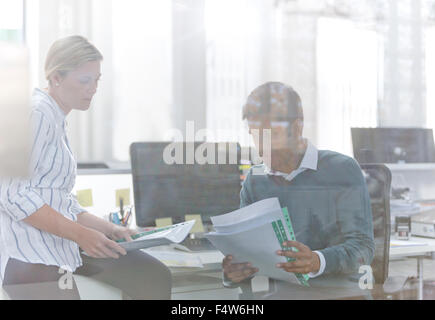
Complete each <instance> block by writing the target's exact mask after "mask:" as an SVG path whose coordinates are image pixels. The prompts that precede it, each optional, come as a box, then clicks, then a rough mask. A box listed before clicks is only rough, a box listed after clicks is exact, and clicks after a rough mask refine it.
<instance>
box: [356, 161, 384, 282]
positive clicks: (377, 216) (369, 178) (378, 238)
mask: <svg viewBox="0 0 435 320" xmlns="http://www.w3.org/2000/svg"><path fill="white" fill-rule="evenodd" d="M361 169H362V170H363V172H364V174H365V179H366V183H367V188H368V191H369V194H370V202H371V208H372V215H373V233H374V240H375V255H374V258H373V262H372V265H371V267H372V269H373V276H374V278H375V282H376V283H377V284H383V283H384V282H385V280H386V279H387V277H388V266H389V254H390V233H391V221H390V189H391V172H390V170H389V169H388V168H387V167H386V166H385V165H383V164H361Z"/></svg>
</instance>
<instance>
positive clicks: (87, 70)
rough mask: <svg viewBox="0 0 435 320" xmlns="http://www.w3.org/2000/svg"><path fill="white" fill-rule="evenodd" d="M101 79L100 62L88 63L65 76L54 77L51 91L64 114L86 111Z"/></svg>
mask: <svg viewBox="0 0 435 320" xmlns="http://www.w3.org/2000/svg"><path fill="white" fill-rule="evenodd" d="M100 77H101V62H100V61H89V62H86V63H85V64H83V65H82V66H80V67H78V68H77V69H75V70H73V71H69V72H68V73H67V74H66V75H65V76H63V77H61V76H60V75H55V76H54V77H53V78H54V79H52V86H51V90H52V92H53V93H54V96H55V98H57V99H56V100H59V101H58V102H60V107H61V108H62V109H63V111H64V112H65V113H69V112H70V111H71V110H73V109H76V110H82V111H84V110H88V109H89V107H90V104H91V101H92V98H93V97H94V95H95V93H96V92H97V87H98V81H99V80H100Z"/></svg>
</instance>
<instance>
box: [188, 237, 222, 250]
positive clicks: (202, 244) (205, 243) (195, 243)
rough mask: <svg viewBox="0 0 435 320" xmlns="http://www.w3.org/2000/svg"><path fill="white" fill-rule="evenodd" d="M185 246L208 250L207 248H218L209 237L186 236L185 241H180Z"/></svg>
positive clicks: (192, 248)
mask: <svg viewBox="0 0 435 320" xmlns="http://www.w3.org/2000/svg"><path fill="white" fill-rule="evenodd" d="M180 244H181V245H183V246H185V247H186V248H187V249H190V250H192V251H207V250H216V248H215V247H214V246H213V244H212V243H211V242H210V241H209V240H208V239H207V238H195V239H191V238H189V237H188V238H186V239H185V240H184V241H183V242H181V243H180Z"/></svg>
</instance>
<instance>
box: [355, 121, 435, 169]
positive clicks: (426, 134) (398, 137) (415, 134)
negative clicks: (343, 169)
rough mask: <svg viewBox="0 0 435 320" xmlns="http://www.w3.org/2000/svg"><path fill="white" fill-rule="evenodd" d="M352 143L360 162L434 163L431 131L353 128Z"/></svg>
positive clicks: (434, 147)
mask: <svg viewBox="0 0 435 320" xmlns="http://www.w3.org/2000/svg"><path fill="white" fill-rule="evenodd" d="M352 142H353V152H354V157H355V159H356V160H357V161H358V162H359V163H426V162H435V146H434V138H433V131H432V129H422V128H352Z"/></svg>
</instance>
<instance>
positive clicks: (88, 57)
mask: <svg viewBox="0 0 435 320" xmlns="http://www.w3.org/2000/svg"><path fill="white" fill-rule="evenodd" d="M101 60H103V55H102V54H101V53H100V51H98V49H97V48H96V47H95V46H94V45H93V44H91V43H90V42H89V41H88V40H87V39H86V38H84V37H82V36H70V37H66V38H63V39H59V40H57V41H56V42H54V43H53V44H52V46H51V48H50V50H49V51H48V53H47V58H46V60H45V77H46V79H47V80H50V77H51V76H52V75H53V73H55V72H58V73H59V74H60V75H61V76H65V75H66V74H67V72H68V71H72V70H74V69H76V68H78V67H80V66H81V65H83V64H84V63H86V62H89V61H101Z"/></svg>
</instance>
